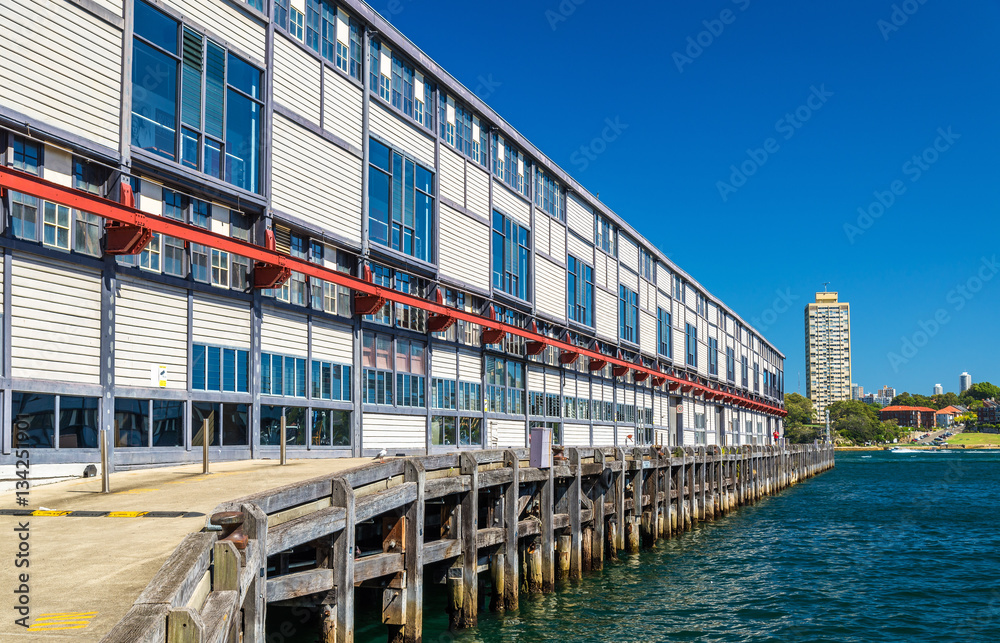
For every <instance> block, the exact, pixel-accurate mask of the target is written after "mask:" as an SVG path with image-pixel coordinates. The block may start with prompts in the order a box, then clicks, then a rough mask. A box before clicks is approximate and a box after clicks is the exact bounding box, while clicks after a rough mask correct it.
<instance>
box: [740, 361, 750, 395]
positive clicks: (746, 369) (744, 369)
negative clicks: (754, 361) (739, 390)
mask: <svg viewBox="0 0 1000 643" xmlns="http://www.w3.org/2000/svg"><path fill="white" fill-rule="evenodd" d="M740 375H742V377H741V378H740V379H741V380H742V381H743V388H747V387H748V385H749V384H750V365H749V363H748V362H747V357H746V355H744V356H743V357H742V358H740Z"/></svg>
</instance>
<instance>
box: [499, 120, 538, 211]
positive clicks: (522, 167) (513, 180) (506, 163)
mask: <svg viewBox="0 0 1000 643" xmlns="http://www.w3.org/2000/svg"><path fill="white" fill-rule="evenodd" d="M493 174H495V175H496V177H497V178H498V179H500V180H501V181H503V182H504V183H506V184H507V185H509V186H510V187H511V188H512V189H514V190H515V191H516V192H519V193H520V194H522V195H524V196H528V189H529V187H530V185H531V181H530V180H525V177H529V178H530V175H531V162H530V161H528V160H527V157H526V156H525V155H524V153H523V152H521V151H520V150H519V149H517V148H516V147H514V146H513V145H511V144H510V143H509V142H508V141H505V140H504V139H503V137H502V136H499V135H498V134H494V135H493Z"/></svg>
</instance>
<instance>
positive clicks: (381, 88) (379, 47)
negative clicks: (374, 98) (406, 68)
mask: <svg viewBox="0 0 1000 643" xmlns="http://www.w3.org/2000/svg"><path fill="white" fill-rule="evenodd" d="M370 50H371V57H370V65H369V69H370V70H371V91H372V94H377V95H379V96H381V97H382V100H384V101H386V102H389V101H391V100H392V89H391V86H392V50H390V49H389V48H388V47H386V46H385V45H383V44H382V43H381V42H379V41H378V40H377V39H375V38H372V39H371V47H370Z"/></svg>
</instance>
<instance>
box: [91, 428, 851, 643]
mask: <svg viewBox="0 0 1000 643" xmlns="http://www.w3.org/2000/svg"><path fill="white" fill-rule="evenodd" d="M564 454H565V455H563V456H562V457H559V454H557V457H556V459H555V460H554V462H553V466H551V467H548V468H544V469H539V468H532V467H530V466H529V453H528V450H526V449H517V450H507V451H474V452H463V453H456V454H448V455H432V456H425V457H412V458H403V459H395V460H390V461H386V462H384V463H373V464H371V465H368V466H365V467H361V468H359V469H355V470H352V471H349V472H345V473H343V474H338V475H329V476H324V477H321V478H314V479H312V480H307V481H304V482H301V483H297V484H293V485H289V486H287V487H282V488H278V489H274V490H272V491H268V492H265V493H259V494H255V495H252V496H247V497H245V498H242V499H240V500H237V501H234V502H231V503H225V504H224V505H221V506H219V507H218V509H217V515H216V516H215V517H214V522H215V523H217V524H219V528H221V531H216V530H214V529H215V527H214V526H213V527H207V528H206V530H205V531H202V532H199V533H194V534H191V535H189V536H188V537H187V538H186V539H185V540H184V541H183V542H182V543H181V545H180V546H178V547H177V549H176V550H175V551H174V553H173V554H172V555H171V557H170V558H169V559H168V560H167V562H166V563H165V564H164V565H163V567H162V568H161V569H160V571H159V572H158V573H157V575H156V576H155V577H154V578H153V580H152V581H151V582H150V583H149V585H148V587H147V588H146V590H145V591H144V592H143V593H142V594H141V595H140V596H139V598H138V599H137V600H136V601H135V603H134V605H133V606H132V608H131V609H130V610H129V612H128V613H127V614H126V615H125V617H124V618H123V619H122V620H121V621H120V622H119V623H118V624H117V625H116V626H115V627H114V629H113V630H112V631H111V632H110V633H108V635H107V636H106V637H105V638H104V641H107V642H109V643H111V642H115V643H118V642H120V643H135V642H137V641H147V642H156V643H160V642H167V643H179V642H209V641H211V642H216V641H223V642H226V641H232V642H238V641H241V640H242V641H245V642H247V643H264V641H265V632H264V616H265V613H266V610H267V607H268V605H273V606H308V607H310V608H313V609H315V610H317V611H319V613H321V614H323V618H322V626H321V627H322V635H323V639H322V640H325V641H326V642H328V643H332V642H334V641H336V642H348V641H353V640H354V630H355V628H354V618H355V594H356V593H358V592H365V596H366V597H368V596H378V597H380V598H381V601H382V608H381V611H382V622H383V623H385V624H386V625H387V626H388V630H389V640H390V641H420V640H421V638H422V622H423V613H422V612H423V603H424V601H423V591H424V587H425V584H427V583H440V584H442V585H444V586H445V588H446V590H447V596H448V612H449V619H450V623H451V625H452V627H454V628H465V627H473V626H475V625H476V622H477V616H478V611H479V610H480V609H481V608H485V606H486V604H487V598H488V605H489V609H491V610H495V611H503V610H513V609H517V607H518V598H519V594H520V593H522V592H523V593H528V594H531V593H538V592H551V591H553V590H555V588H556V587H558V584H559V582H560V581H563V580H567V579H577V578H580V577H581V576H582V574H583V573H584V572H586V571H590V570H599V569H601V568H602V567H603V565H604V561H605V559H606V558H616V557H617V556H618V554H619V552H621V551H625V552H629V553H631V552H637V551H639V550H640V548H642V547H648V546H649V545H651V544H652V543H653V542H654V541H656V540H657V539H662V538H671V537H674V536H676V535H678V534H680V533H682V532H684V531H686V530H688V529H690V528H691V527H692V526H693V525H694V524H695V523H697V522H699V521H705V520H713V519H715V518H718V517H720V516H723V515H725V514H726V513H728V512H729V511H732V510H733V509H735V508H737V507H739V506H741V505H747V504H752V503H754V502H756V501H757V500H759V499H761V498H762V497H764V496H766V495H770V494H774V493H777V492H778V491H781V490H782V489H785V488H786V487H788V486H790V485H793V484H796V483H797V482H800V481H802V480H804V479H806V478H809V477H811V476H814V475H816V474H818V473H820V472H822V471H825V470H827V469H829V468H831V467H833V466H834V454H833V447H832V445H829V444H818V443H817V444H811V445H794V446H786V447H749V446H746V447H729V448H719V447H698V448H691V447H686V448H675V449H673V450H670V451H668V450H666V449H659V448H656V447H652V448H639V449H632V450H623V449H621V448H618V447H607V448H579V449H574V448H569V449H566V450H565V451H564ZM224 512H226V513H224Z"/></svg>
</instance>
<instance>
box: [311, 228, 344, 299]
mask: <svg viewBox="0 0 1000 643" xmlns="http://www.w3.org/2000/svg"><path fill="white" fill-rule="evenodd" d="M310 254H311V255H312V256H311V258H310V261H312V262H313V263H318V264H320V265H323V264H325V265H326V266H327V267H328V268H333V269H334V270H336V271H338V272H343V273H346V274H351V273H352V265H353V263H354V262H353V261H352V260H351V257H350V255H348V254H347V253H346V252H344V251H343V250H335V249H334V248H329V247H326V246H324V245H323V244H321V243H319V242H317V241H313V242H312V245H311V250H310ZM309 287H310V290H311V292H312V302H311V303H312V308H313V309H314V310H322V311H324V312H328V313H332V314H334V315H337V314H339V315H350V314H351V289H350V288H348V287H346V286H339V285H337V284H334V283H331V282H328V281H324V280H322V279H317V278H316V277H309Z"/></svg>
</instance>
